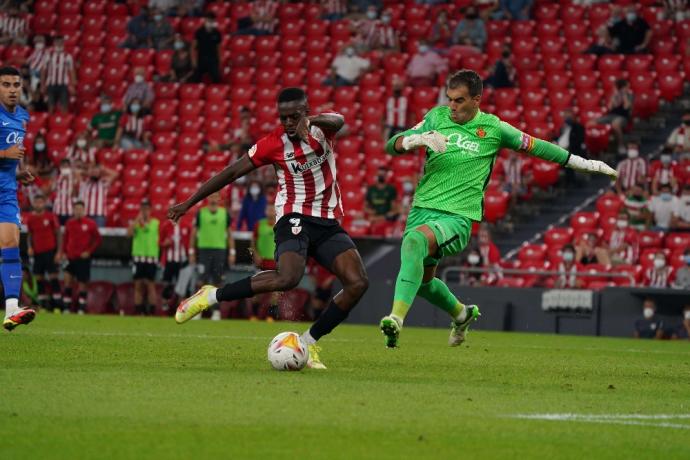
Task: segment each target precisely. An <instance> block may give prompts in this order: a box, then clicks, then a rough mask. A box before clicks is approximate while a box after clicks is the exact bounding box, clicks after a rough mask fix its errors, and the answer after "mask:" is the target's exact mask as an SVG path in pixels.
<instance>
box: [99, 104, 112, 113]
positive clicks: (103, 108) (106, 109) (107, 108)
mask: <svg viewBox="0 0 690 460" xmlns="http://www.w3.org/2000/svg"><path fill="white" fill-rule="evenodd" d="M110 108H111V105H110V104H109V103H107V102H106V103H104V104H101V112H103V113H108V112H110Z"/></svg>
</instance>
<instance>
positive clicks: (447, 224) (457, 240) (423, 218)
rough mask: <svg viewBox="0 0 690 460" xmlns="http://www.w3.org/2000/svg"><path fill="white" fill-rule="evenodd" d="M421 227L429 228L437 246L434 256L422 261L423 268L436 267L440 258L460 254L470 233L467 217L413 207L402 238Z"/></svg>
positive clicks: (470, 223)
mask: <svg viewBox="0 0 690 460" xmlns="http://www.w3.org/2000/svg"><path fill="white" fill-rule="evenodd" d="M422 225H427V226H428V227H429V228H431V230H432V231H433V232H434V235H435V236H436V243H437V244H438V250H437V251H436V254H429V256H428V257H426V258H425V259H424V266H425V267H428V266H431V265H438V263H439V261H440V260H441V258H442V257H447V256H452V255H454V254H458V253H460V252H461V251H462V250H463V249H465V247H467V243H469V241H470V235H471V233H472V220H471V219H469V218H467V217H464V216H459V215H457V214H450V213H448V212H445V211H439V210H437V209H429V208H417V207H413V208H412V209H410V214H409V215H408V216H407V225H406V226H405V233H404V234H403V237H404V236H405V235H407V233H409V232H411V231H412V230H414V229H416V228H417V227H421V226H422Z"/></svg>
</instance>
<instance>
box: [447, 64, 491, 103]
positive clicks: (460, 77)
mask: <svg viewBox="0 0 690 460" xmlns="http://www.w3.org/2000/svg"><path fill="white" fill-rule="evenodd" d="M459 86H467V91H469V93H470V96H471V97H475V96H480V95H481V94H482V91H483V89H484V86H483V85H482V77H480V76H479V74H478V73H477V72H475V71H474V70H469V69H462V70H458V71H457V72H455V73H454V74H452V75H451V76H450V77H448V80H447V81H446V87H447V88H448V89H455V88H457V87H459Z"/></svg>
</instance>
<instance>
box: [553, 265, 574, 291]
mask: <svg viewBox="0 0 690 460" xmlns="http://www.w3.org/2000/svg"><path fill="white" fill-rule="evenodd" d="M577 270H578V267H577V265H576V264H571V265H570V268H568V267H566V266H565V263H563V262H561V263H559V264H558V271H559V272H561V274H560V275H558V287H560V288H576V287H577V276H575V272H577Z"/></svg>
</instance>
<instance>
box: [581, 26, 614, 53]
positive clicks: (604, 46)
mask: <svg viewBox="0 0 690 460" xmlns="http://www.w3.org/2000/svg"><path fill="white" fill-rule="evenodd" d="M596 37H597V39H596V42H594V43H593V44H592V45H590V46H589V48H587V50H586V51H585V53H587V54H596V55H597V56H601V55H603V54H611V53H614V50H613V40H611V35H609V31H608V28H607V27H606V26H601V27H599V28H598V29H597V31H596Z"/></svg>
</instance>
